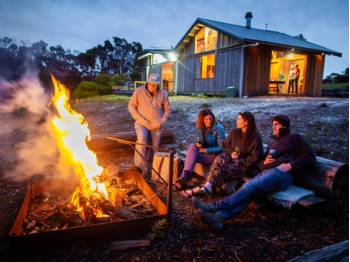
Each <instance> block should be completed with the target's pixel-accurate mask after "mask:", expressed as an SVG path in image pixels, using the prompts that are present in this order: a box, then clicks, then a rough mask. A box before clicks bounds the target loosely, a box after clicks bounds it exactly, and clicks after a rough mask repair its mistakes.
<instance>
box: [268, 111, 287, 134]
mask: <svg viewBox="0 0 350 262" xmlns="http://www.w3.org/2000/svg"><path fill="white" fill-rule="evenodd" d="M272 121H276V122H278V123H280V124H281V125H282V127H281V128H280V130H279V132H278V136H279V137H282V136H284V135H287V134H289V133H290V120H289V118H288V116H286V115H276V116H274V117H273V118H272Z"/></svg>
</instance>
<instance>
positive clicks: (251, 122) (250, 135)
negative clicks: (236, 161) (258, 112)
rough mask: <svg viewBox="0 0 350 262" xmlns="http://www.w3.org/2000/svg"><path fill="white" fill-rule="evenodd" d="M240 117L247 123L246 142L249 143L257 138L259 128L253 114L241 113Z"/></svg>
mask: <svg viewBox="0 0 350 262" xmlns="http://www.w3.org/2000/svg"><path fill="white" fill-rule="evenodd" d="M238 115H240V116H241V117H242V118H243V119H244V120H245V121H247V132H246V134H245V138H244V142H245V143H247V142H248V141H251V140H253V139H254V138H255V136H256V134H257V132H258V131H257V128H256V124H255V117H254V115H253V114H252V113H251V112H248V111H245V112H239V113H238Z"/></svg>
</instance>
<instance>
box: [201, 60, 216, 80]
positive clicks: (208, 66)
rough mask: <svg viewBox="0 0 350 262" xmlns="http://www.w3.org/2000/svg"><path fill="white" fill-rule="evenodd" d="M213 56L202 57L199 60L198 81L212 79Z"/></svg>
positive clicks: (213, 68) (213, 69)
mask: <svg viewBox="0 0 350 262" xmlns="http://www.w3.org/2000/svg"><path fill="white" fill-rule="evenodd" d="M214 76H215V54H210V55H204V56H202V57H201V58H200V79H207V78H214Z"/></svg>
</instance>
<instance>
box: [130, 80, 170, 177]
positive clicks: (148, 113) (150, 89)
mask: <svg viewBox="0 0 350 262" xmlns="http://www.w3.org/2000/svg"><path fill="white" fill-rule="evenodd" d="M159 84H160V79H159V75H157V74H155V73H152V74H150V75H149V77H148V80H147V82H146V84H145V86H142V87H139V88H138V89H136V90H135V91H134V93H133V95H132V97H131V99H130V101H129V105H128V109H129V112H130V114H131V116H132V117H133V118H134V120H135V131H136V135H137V141H136V142H137V145H136V147H135V148H136V150H137V151H138V152H137V151H135V155H134V164H135V166H136V167H137V168H138V169H140V170H141V171H142V173H143V174H144V175H145V174H147V172H148V171H149V167H148V166H147V162H149V163H152V158H153V150H147V148H146V147H145V145H147V144H148V142H149V141H150V140H151V141H152V146H153V147H154V148H158V147H159V143H160V138H161V128H162V126H163V125H164V123H165V122H166V120H167V119H168V116H169V114H170V103H169V99H168V94H167V92H166V91H164V90H162V89H160V86H159ZM140 154H141V155H140ZM144 159H146V160H147V162H146V161H145V160H144Z"/></svg>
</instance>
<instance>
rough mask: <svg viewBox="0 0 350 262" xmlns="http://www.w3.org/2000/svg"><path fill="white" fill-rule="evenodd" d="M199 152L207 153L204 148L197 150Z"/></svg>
mask: <svg viewBox="0 0 350 262" xmlns="http://www.w3.org/2000/svg"><path fill="white" fill-rule="evenodd" d="M199 152H201V153H207V150H206V149H205V148H200V149H199Z"/></svg>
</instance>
